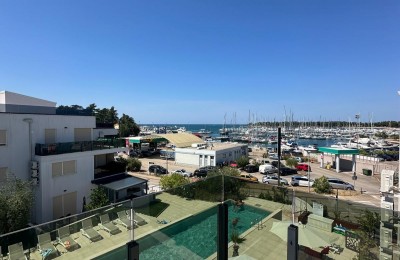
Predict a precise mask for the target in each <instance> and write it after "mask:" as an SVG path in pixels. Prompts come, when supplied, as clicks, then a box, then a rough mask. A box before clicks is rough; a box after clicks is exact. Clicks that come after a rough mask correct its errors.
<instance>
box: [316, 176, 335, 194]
mask: <svg viewBox="0 0 400 260" xmlns="http://www.w3.org/2000/svg"><path fill="white" fill-rule="evenodd" d="M313 187H314V191H315V192H316V193H331V191H332V187H331V185H330V184H329V182H328V179H327V178H326V177H325V176H322V177H321V178H318V179H316V180H315V181H314V184H313Z"/></svg>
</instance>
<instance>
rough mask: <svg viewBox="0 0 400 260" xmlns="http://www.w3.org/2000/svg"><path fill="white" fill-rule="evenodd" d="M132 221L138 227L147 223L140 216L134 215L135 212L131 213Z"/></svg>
mask: <svg viewBox="0 0 400 260" xmlns="http://www.w3.org/2000/svg"><path fill="white" fill-rule="evenodd" d="M133 220H134V221H135V223H136V224H138V225H139V226H143V225H145V224H147V221H146V220H144V219H143V218H142V217H141V216H139V215H138V214H136V212H134V213H133Z"/></svg>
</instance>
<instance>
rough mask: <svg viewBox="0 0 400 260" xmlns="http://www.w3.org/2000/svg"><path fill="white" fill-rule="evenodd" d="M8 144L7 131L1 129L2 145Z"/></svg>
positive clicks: (0, 141) (0, 143)
mask: <svg viewBox="0 0 400 260" xmlns="http://www.w3.org/2000/svg"><path fill="white" fill-rule="evenodd" d="M6 144H7V131H6V130H0V146H1V145H6Z"/></svg>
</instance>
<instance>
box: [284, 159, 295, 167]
mask: <svg viewBox="0 0 400 260" xmlns="http://www.w3.org/2000/svg"><path fill="white" fill-rule="evenodd" d="M286 165H287V166H289V167H296V166H297V160H296V159H294V158H287V159H286Z"/></svg>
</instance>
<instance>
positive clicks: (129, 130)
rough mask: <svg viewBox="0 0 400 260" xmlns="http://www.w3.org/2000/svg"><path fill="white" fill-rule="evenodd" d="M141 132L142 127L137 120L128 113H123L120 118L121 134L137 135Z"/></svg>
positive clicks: (123, 135) (124, 135)
mask: <svg viewBox="0 0 400 260" xmlns="http://www.w3.org/2000/svg"><path fill="white" fill-rule="evenodd" d="M139 132H140V128H139V126H138V125H137V124H136V123H135V120H133V118H132V117H130V116H128V115H125V114H122V117H121V118H120V119H119V136H120V137H128V136H131V135H133V136H137V135H138V134H139Z"/></svg>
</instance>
